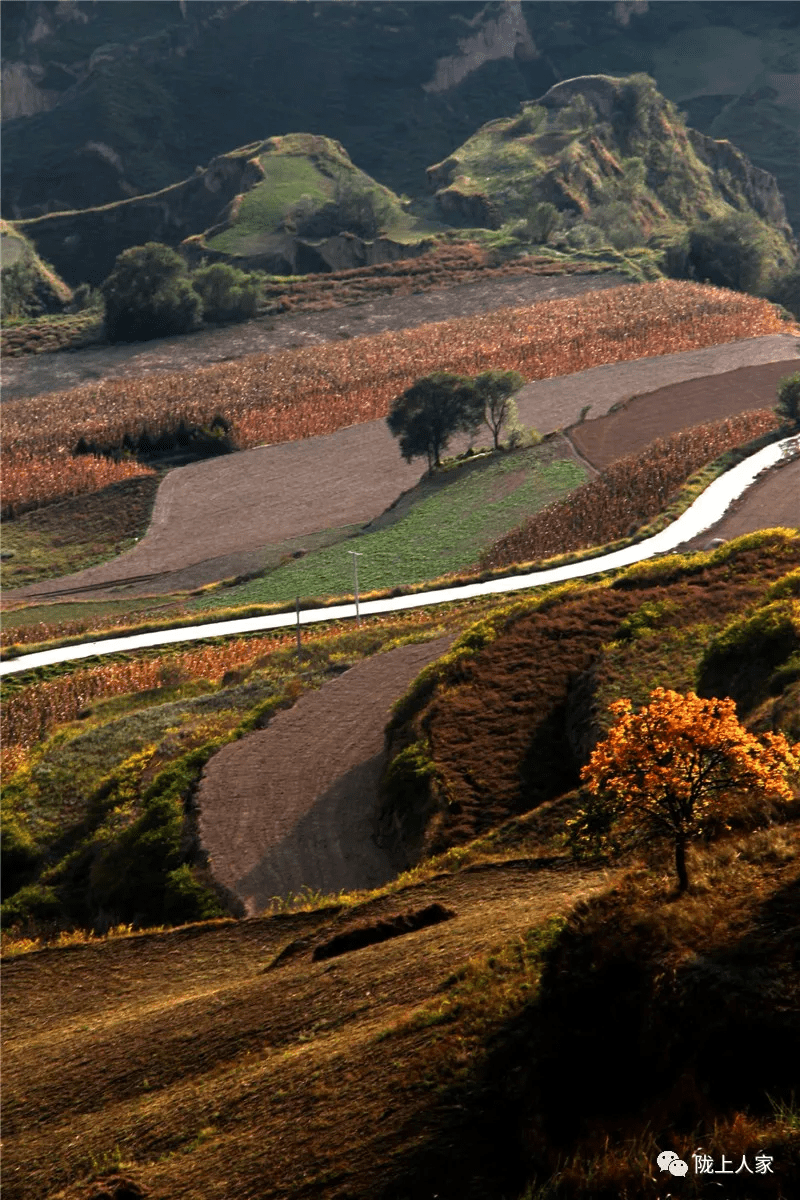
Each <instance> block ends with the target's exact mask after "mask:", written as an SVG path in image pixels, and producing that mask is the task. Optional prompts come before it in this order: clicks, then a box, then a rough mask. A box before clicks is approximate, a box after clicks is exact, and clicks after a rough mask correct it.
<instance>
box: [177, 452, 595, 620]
mask: <svg viewBox="0 0 800 1200" xmlns="http://www.w3.org/2000/svg"><path fill="white" fill-rule="evenodd" d="M458 475H460V476H461V477H460V478H454V479H453V481H452V482H449V481H447V480H446V481H445V484H444V486H437V487H433V488H431V487H426V485H425V484H424V483H423V484H422V485H421V486H420V489H419V493H420V496H421V498H420V499H419V500H418V501H417V502H416V503H414V504H413V506H412V507H411V508H410V511H408V512H407V514H406V515H404V516H402V517H401V519H399V520H397V521H395V522H394V523H392V524H390V525H388V527H386V528H382V529H379V530H377V531H376V532H367V533H362V534H361V535H360V536H358V537H357V538H349V539H347V541H346V542H340V543H338V544H337V545H334V546H329V547H327V548H325V549H321V550H319V551H317V552H315V553H311V554H308V555H306V556H305V557H304V558H300V559H292V560H290V561H288V562H286V563H284V564H283V565H282V566H280V567H278V569H277V570H274V571H272V572H270V574H268V575H266V576H264V577H263V578H260V579H255V580H252V581H250V582H248V583H245V584H243V585H242V586H241V587H237V588H233V589H231V590H230V591H229V592H228V595H227V597H226V602H227V603H228V604H230V605H239V604H248V603H254V602H259V601H263V602H269V601H278V600H291V599H292V598H293V597H294V596H297V595H299V596H302V597H308V596H328V595H341V594H347V593H349V592H351V591H352V588H353V561H352V558H351V557H350V555H349V554H348V550H358V552H359V553H361V554H363V558H361V559H360V560H359V585H360V588H361V590H362V592H367V591H372V590H376V589H379V588H392V587H398V586H400V585H402V584H416V583H423V582H424V581H425V580H428V579H436V578H438V577H439V576H441V575H445V574H448V573H449V572H452V571H458V570H461V569H463V568H464V567H468V566H470V565H471V564H472V563H474V562H475V561H476V560H477V558H478V557H479V555H480V552H481V550H482V549H483V548H484V547H485V546H487V545H489V544H490V543H491V542H492V541H494V539H495V538H497V537H499V536H500V535H501V534H502V533H504V532H505V531H506V530H509V529H513V528H514V527H515V526H516V525H518V524H519V523H520V522H521V521H523V520H524V519H525V517H527V516H529V515H531V514H532V513H534V512H538V511H539V510H540V509H541V508H543V507H544V506H545V505H546V504H549V503H550V502H551V501H553V500H558V499H560V498H561V497H563V496H564V495H566V494H567V493H568V492H570V491H572V490H573V489H574V488H576V487H578V486H580V484H582V483H583V482H585V479H586V472H585V470H584V469H583V468H582V467H580V466H579V465H578V464H577V463H575V462H573V461H572V460H569V459H554V458H553V450H552V448H551V447H549V446H537V447H535V448H533V449H529V450H522V451H519V452H517V453H515V454H508V455H500V456H497V457H494V456H493V457H492V458H491V459H489V460H488V462H487V463H486V464H485V465H484V464H481V463H478V462H475V463H473V464H468V468H467V470H466V471H464V470H463V468H462V469H461V470H459V471H458ZM193 605H194V606H196V607H197V608H199V609H206V608H211V607H215V606H218V605H219V595H218V594H217V593H210V594H209V595H207V596H203V597H200V598H198V599H197V600H196V601H194V602H193Z"/></svg>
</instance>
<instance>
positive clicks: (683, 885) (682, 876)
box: [675, 838, 689, 892]
mask: <svg viewBox="0 0 800 1200" xmlns="http://www.w3.org/2000/svg"><path fill="white" fill-rule="evenodd" d="M675 870H676V871H677V872H678V891H679V892H685V891H686V889H687V888H688V887H689V876H688V875H687V874H686V842H685V841H684V840H683V838H678V839H676V841H675Z"/></svg>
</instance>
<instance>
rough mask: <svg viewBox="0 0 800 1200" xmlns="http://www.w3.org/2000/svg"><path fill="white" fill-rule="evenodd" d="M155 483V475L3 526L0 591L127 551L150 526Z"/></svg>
mask: <svg viewBox="0 0 800 1200" xmlns="http://www.w3.org/2000/svg"><path fill="white" fill-rule="evenodd" d="M159 483H160V478H159V477H158V476H157V475H150V476H142V477H140V478H136V479H129V480H124V481H123V482H122V483H115V484H112V485H111V486H110V487H107V488H103V489H102V491H100V492H95V493H93V494H92V495H90V496H81V497H78V498H76V499H73V500H63V501H62V502H61V503H60V504H50V505H47V506H45V507H44V508H42V509H34V511H33V512H29V513H23V514H22V516H19V517H17V518H15V519H14V520H13V521H5V522H4V523H3V566H2V576H1V577H2V583H3V587H4V588H6V589H11V588H17V587H24V586H25V585H26V584H28V583H36V582H37V581H38V580H40V579H56V578H58V577H59V576H60V575H66V574H68V573H69V572H71V571H77V570H81V569H83V568H84V567H88V566H93V565H94V564H95V563H99V562H105V561H106V559H108V558H112V557H114V556H115V555H117V554H121V553H123V551H125V550H128V549H129V548H130V547H131V546H132V545H134V543H135V542H136V541H138V539H139V538H140V537H141V536H142V535H143V534H144V533H145V531H146V530H147V527H148V525H149V524H150V517H151V514H152V510H153V504H154V503H155V498H156V492H157V490H158V485H159Z"/></svg>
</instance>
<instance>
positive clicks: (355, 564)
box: [347, 550, 364, 625]
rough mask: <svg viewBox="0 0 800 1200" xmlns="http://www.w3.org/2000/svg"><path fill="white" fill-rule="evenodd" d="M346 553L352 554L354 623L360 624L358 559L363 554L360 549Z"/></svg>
mask: <svg viewBox="0 0 800 1200" xmlns="http://www.w3.org/2000/svg"><path fill="white" fill-rule="evenodd" d="M347 553H348V554H352V556H353V573H354V575H355V582H356V623H357V624H358V625H360V624H361V614H360V612H359V611H358V560H359V559H360V558H363V557H364V554H363V551H361V550H348V551H347Z"/></svg>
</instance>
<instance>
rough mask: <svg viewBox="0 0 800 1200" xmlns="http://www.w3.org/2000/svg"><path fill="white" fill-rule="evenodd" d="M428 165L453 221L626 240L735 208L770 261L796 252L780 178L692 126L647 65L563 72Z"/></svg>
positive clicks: (653, 239)
mask: <svg viewBox="0 0 800 1200" xmlns="http://www.w3.org/2000/svg"><path fill="white" fill-rule="evenodd" d="M427 174H428V183H429V186H430V188H431V189H432V190H433V192H434V194H435V201H436V205H437V208H438V211H439V214H440V215H441V217H442V218H443V219H445V220H447V221H450V222H452V223H454V224H459V225H464V226H476V225H477V226H483V227H485V228H489V229H501V228H505V227H507V226H511V229H512V232H516V233H517V234H518V235H519V236H521V237H523V238H524V237H525V235H526V226H527V235H528V237H529V238H530V239H531V240H534V241H545V240H547V238H548V237H550V238H552V237H553V236H556V237H559V236H560V237H561V238H562V239H563V240H564V241H565V242H566V243H567V244H568V245H571V246H573V247H576V248H578V247H583V246H598V245H601V244H609V243H610V244H611V245H613V246H615V247H616V248H617V249H624V248H626V247H631V246H635V245H650V246H654V247H659V246H661V247H664V246H666V245H668V244H669V243H670V242H675V241H676V240H677V239H678V238H679V237H680V235H681V233H682V232H685V231H686V230H687V229H688V228H689V227H690V226H692V225H695V224H696V223H697V222H703V221H706V220H710V219H713V218H725V217H731V216H733V215H734V214H738V215H739V216H745V215H746V216H748V217H750V218H751V219H752V222H753V225H752V227H753V229H754V230H755V231H757V233H758V234H759V235H760V236H761V237H763V238H764V239H766V241H767V242H768V243H769V246H770V250H771V253H772V255H773V257H774V260H775V263H776V264H777V265H779V266H781V267H784V268H785V267H789V266H791V265H793V264H794V263H795V262H796V259H797V251H798V247H797V243H796V241H795V238H794V234H793V231H792V228H791V225H790V224H789V221H788V219H787V216H786V209H785V205H784V201H783V197H782V196H781V193H780V190H779V188H778V184H777V181H776V180H775V178H774V177H773V176H772V175H770V174H769V173H768V172H767V171H763V170H761V169H759V168H758V167H754V166H753V164H752V163H751V162H750V161H749V160H748V159H747V158H746V156H745V155H744V154H743V153H742V152H741V151H740V150H738V149H737V148H736V147H735V146H733V145H731V143H730V142H728V141H721V140H716V139H714V138H710V137H708V136H706V135H705V134H702V133H700V132H698V131H696V130H694V129H690V128H688V127H687V125H686V121H685V119H684V117H683V116H682V114H680V113H679V112H678V110H677V109H676V107H675V105H674V104H673V103H672V102H671V101H670V100H668V99H666V97H664V96H662V95H661V94H660V92H659V91H658V90H657V88H656V86H655V84H654V82H653V80H652V79H650V78H649V77H648V76H646V75H633V76H630V77H627V78H622V79H619V78H613V77H611V76H608V75H588V76H583V77H581V78H578V79H570V80H565V81H563V82H562V83H558V84H556V85H555V86H553V87H552V88H550V89H549V90H548V91H547V92H546V93H545V94H544V95H543V96H542V97H541V98H540V99H539V100H537V101H535V102H534V103H528V102H526V103H523V104H522V105H521V108H520V111H519V113H518V114H517V115H516V116H515V117H508V118H502V119H500V120H496V121H491V122H488V123H487V124H486V125H484V126H483V127H482V128H481V129H479V130H478V131H477V132H476V133H475V134H474V135H473V136H472V137H471V138H469V139H468V141H467V142H465V143H464V145H463V146H461V147H460V148H459V149H458V150H456V151H455V152H454V153H453V154H451V155H449V156H448V157H447V158H446V159H445V160H444V161H443V162H440V163H437V164H436V165H434V166H432V167H430V168H429V169H428V173H427ZM515 222H516V224H515ZM537 222H538V226H539V227H538V228H537ZM542 222H544V225H546V226H547V228H544V227H542Z"/></svg>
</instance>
